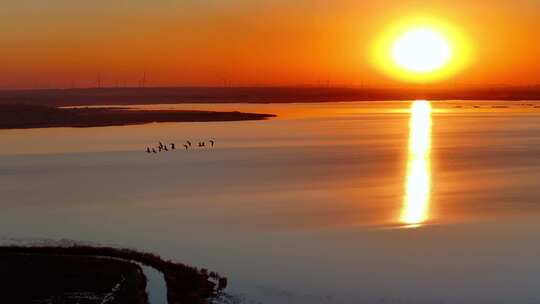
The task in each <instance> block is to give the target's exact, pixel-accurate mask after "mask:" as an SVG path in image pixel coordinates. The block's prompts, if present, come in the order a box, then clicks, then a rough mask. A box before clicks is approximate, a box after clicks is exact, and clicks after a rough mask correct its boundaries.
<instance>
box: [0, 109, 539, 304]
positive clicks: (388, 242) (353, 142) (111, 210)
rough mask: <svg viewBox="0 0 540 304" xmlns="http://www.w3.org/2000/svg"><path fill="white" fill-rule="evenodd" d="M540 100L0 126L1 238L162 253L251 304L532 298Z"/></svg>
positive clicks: (475, 302)
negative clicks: (82, 125) (206, 144)
mask: <svg viewBox="0 0 540 304" xmlns="http://www.w3.org/2000/svg"><path fill="white" fill-rule="evenodd" d="M539 105H540V101H538V102H499V101H466V102H465V101H445V102H443V101H435V102H431V103H430V102H426V101H416V102H411V101H401V102H398V101H396V102H357V103H308V104H294V103H293V104H196V105H195V104H193V105H152V106H140V107H142V108H151V109H154V108H155V109H157V108H159V109H163V108H165V109H169V108H170V109H201V110H231V111H233V110H238V111H243V112H255V113H272V114H277V115H278V117H277V118H275V119H270V120H266V121H243V122H217V123H162V124H148V125H139V126H124V127H101V128H86V129H70V128H57V129H32V130H0V142H1V143H2V145H1V149H0V168H1V169H0V193H1V203H0V204H1V207H2V209H1V210H2V212H1V213H0V231H1V232H0V233H1V236H3V237H9V238H43V239H72V240H80V241H88V242H98V243H102V244H113V245H117V246H125V247H133V248H137V249H140V250H146V251H151V252H156V253H158V254H160V255H162V256H163V257H165V258H171V259H175V260H177V261H181V262H184V263H187V264H191V265H194V266H198V267H206V268H209V269H211V270H215V271H218V272H219V273H221V274H223V275H225V276H227V277H228V278H229V282H230V287H229V289H228V291H229V292H230V293H231V294H233V295H235V296H237V297H238V298H239V299H241V300H242V302H243V303H470V304H479V303H538V302H539V301H540V293H539V292H538V282H540V263H538V257H539V256H540V243H539V242H538V231H539V229H540V185H539V181H540V157H539V156H540V109H539V108H537V107H538V106H539ZM535 107H536V108H535ZM188 139H189V140H191V141H192V142H198V141H203V140H206V141H207V140H209V139H215V140H216V145H215V147H214V148H205V149H199V148H191V149H189V150H187V151H186V150H184V149H183V148H182V147H181V145H180V144H179V143H182V142H185V140H188ZM158 141H162V142H163V143H169V142H176V143H177V144H178V146H180V147H181V149H178V150H175V151H174V152H167V153H160V154H157V155H154V154H147V153H145V152H144V151H145V149H146V147H147V146H155V145H157V142H158Z"/></svg>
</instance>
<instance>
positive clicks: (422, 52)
mask: <svg viewBox="0 0 540 304" xmlns="http://www.w3.org/2000/svg"><path fill="white" fill-rule="evenodd" d="M471 47H472V45H471V41H470V40H469V39H468V38H467V35H466V34H465V32H464V31H463V30H462V28H461V27H459V26H458V25H456V24H452V23H450V22H447V21H444V19H442V18H435V17H425V16H417V17H410V18H405V19H403V20H401V21H398V22H396V23H394V24H389V25H387V26H386V27H382V32H381V33H379V34H378V35H377V36H375V37H374V41H373V43H372V44H371V46H370V48H371V51H370V52H369V54H370V56H371V58H370V61H371V63H372V64H373V65H374V67H375V68H377V69H378V70H380V71H381V72H383V73H384V74H386V75H388V76H391V77H392V78H396V79H398V80H400V81H403V82H413V83H433V82H439V81H442V80H444V79H446V78H449V77H452V76H453V75H455V74H457V73H459V72H460V71H462V70H464V69H465V68H467V67H468V66H469V65H470V64H471V62H472V48H471Z"/></svg>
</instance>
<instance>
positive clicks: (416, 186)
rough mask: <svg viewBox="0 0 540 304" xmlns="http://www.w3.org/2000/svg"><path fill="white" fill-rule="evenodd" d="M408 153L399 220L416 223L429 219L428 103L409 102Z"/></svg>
mask: <svg viewBox="0 0 540 304" xmlns="http://www.w3.org/2000/svg"><path fill="white" fill-rule="evenodd" d="M409 132H410V133H409V156H408V162H407V181H406V185H405V198H404V202H403V207H402V210H401V215H400V218H399V221H400V222H401V223H402V224H404V225H406V227H418V226H420V225H421V224H422V223H424V222H426V221H427V220H428V219H429V201H430V194H431V161H430V152H431V104H430V103H429V102H428V101H425V100H419V101H415V102H414V103H413V104H412V106H411V119H410V125H409Z"/></svg>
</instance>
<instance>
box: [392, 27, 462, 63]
mask: <svg viewBox="0 0 540 304" xmlns="http://www.w3.org/2000/svg"><path fill="white" fill-rule="evenodd" d="M451 57H452V50H451V48H450V44H449V42H448V40H447V39H446V38H445V37H444V36H443V35H442V34H441V33H439V32H438V31H435V30H433V29H429V28H416V29H411V30H409V31H407V32H405V33H404V34H403V35H402V36H401V37H399V38H398V39H397V40H396V42H395V43H394V45H393V48H392V58H393V60H394V61H395V62H396V64H398V65H399V66H400V67H402V68H404V69H406V70H408V71H411V72H415V73H429V72H433V71H436V70H439V69H441V68H443V67H444V66H445V65H446V64H447V63H448V62H449V61H450V59H451Z"/></svg>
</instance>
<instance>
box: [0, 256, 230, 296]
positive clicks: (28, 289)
mask: <svg viewBox="0 0 540 304" xmlns="http://www.w3.org/2000/svg"><path fill="white" fill-rule="evenodd" d="M96 257H107V258H113V259H120V260H123V261H125V262H122V261H118V263H116V261H112V260H110V261H107V260H105V261H103V260H102V259H98V258H96ZM130 261H134V262H138V263H141V264H143V265H146V266H150V267H153V268H155V269H157V270H158V271H160V272H161V273H163V276H164V279H165V282H166V284H167V302H168V303H169V304H179V303H183V304H206V303H211V302H212V299H215V298H216V297H218V296H220V295H221V293H222V292H223V290H224V289H225V288H226V287H227V279H226V278H225V277H222V276H220V275H219V274H217V273H215V272H209V271H208V270H206V269H197V268H194V267H191V266H187V265H184V264H181V263H175V262H172V261H166V260H163V259H162V258H161V257H159V256H157V255H154V254H150V253H142V252H138V251H135V250H130V249H117V248H111V247H90V246H73V247H21V246H6V247H0V288H2V289H3V288H4V287H5V286H10V287H11V288H13V290H12V291H11V290H6V292H2V293H0V302H1V303H4V302H6V303H31V301H21V300H20V297H22V298H23V299H28V298H34V297H40V296H42V295H44V296H48V295H49V294H50V293H51V292H53V293H55V294H56V293H60V294H65V293H66V292H67V293H68V294H70V293H71V292H72V291H74V292H78V291H80V290H83V291H87V290H88V291H90V292H96V293H97V292H99V291H102V289H103V290H106V289H107V288H110V287H111V286H110V285H109V283H111V282H114V284H117V283H118V281H119V280H118V278H119V277H124V278H125V279H126V281H125V282H128V279H129V282H131V283H130V285H127V283H126V292H127V291H128V290H129V291H130V294H126V295H125V296H126V297H128V296H129V297H130V298H129V301H135V302H129V301H128V300H127V298H126V301H125V302H114V303H126V304H131V303H137V304H138V303H146V293H144V295H143V294H142V292H141V290H142V291H144V286H145V284H146V283H145V282H142V281H141V280H140V276H141V274H142V272H141V270H140V267H139V268H137V267H138V266H137V265H136V264H134V263H131V262H130ZM79 262H80V263H82V264H81V265H75V264H77V263H79ZM71 266H73V268H72V269H70V267H71ZM55 267H58V273H55V272H56V271H57V270H56V268H55ZM94 267H95V268H94ZM134 271H135V272H134ZM64 275H65V276H64ZM127 276H129V278H128V277H127ZM101 279H103V281H101ZM71 280H72V281H71ZM143 283H144V285H143ZM80 284H82V285H80ZM114 284H113V285H112V286H114ZM128 288H131V289H128ZM49 290H50V291H51V292H48V291H49ZM109 290H110V289H109ZM6 294H7V296H6ZM122 294H123V293H122ZM118 296H119V297H120V294H119V295H118ZM6 297H8V299H13V300H11V301H6ZM9 297H11V298H9ZM143 300H144V301H143ZM139 301H143V302H139ZM43 303H50V302H43ZM52 303H66V304H71V303H77V302H69V301H66V302H63V301H62V299H58V301H55V302H52ZM78 303H81V304H83V303H94V302H83V301H80V302H78ZM98 303H101V302H98ZM107 303H113V302H107Z"/></svg>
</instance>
